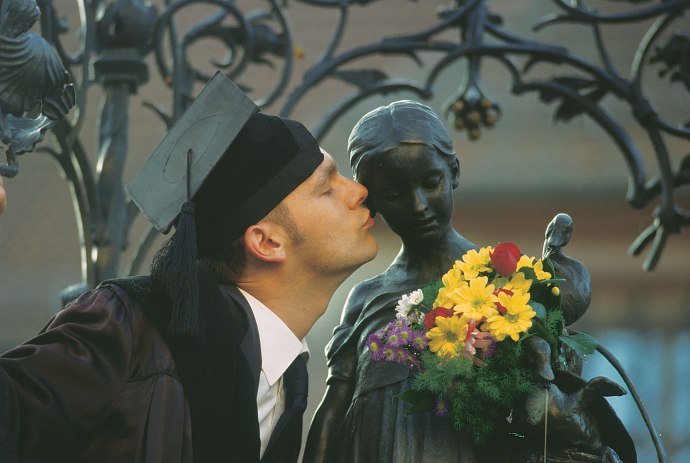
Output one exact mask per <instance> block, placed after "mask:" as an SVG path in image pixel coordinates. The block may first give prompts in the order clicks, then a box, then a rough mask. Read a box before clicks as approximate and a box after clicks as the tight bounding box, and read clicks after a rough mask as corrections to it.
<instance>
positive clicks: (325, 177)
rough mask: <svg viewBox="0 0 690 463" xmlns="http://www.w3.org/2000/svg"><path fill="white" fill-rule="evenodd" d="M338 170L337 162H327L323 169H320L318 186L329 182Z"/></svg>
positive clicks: (317, 180)
mask: <svg viewBox="0 0 690 463" xmlns="http://www.w3.org/2000/svg"><path fill="white" fill-rule="evenodd" d="M337 171H338V166H336V165H335V162H333V161H331V162H329V163H327V164H326V166H325V167H324V168H323V169H319V172H318V173H317V179H316V188H319V187H321V186H323V185H324V184H325V183H328V181H329V180H330V178H331V176H333V174H335V173H336V172H337Z"/></svg>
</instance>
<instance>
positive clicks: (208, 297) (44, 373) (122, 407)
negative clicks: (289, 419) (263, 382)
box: [0, 271, 301, 463]
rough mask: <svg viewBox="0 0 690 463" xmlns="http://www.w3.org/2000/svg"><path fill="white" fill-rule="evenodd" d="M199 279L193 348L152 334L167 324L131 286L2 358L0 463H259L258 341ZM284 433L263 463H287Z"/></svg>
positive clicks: (238, 308)
mask: <svg viewBox="0 0 690 463" xmlns="http://www.w3.org/2000/svg"><path fill="white" fill-rule="evenodd" d="M203 273H204V272H203V271H202V274H203ZM209 274H210V272H206V275H203V276H204V277H203V278H202V279H201V291H202V294H203V301H202V302H203V303H202V307H201V310H202V320H203V322H202V326H203V328H202V335H201V336H199V337H198V338H196V339H174V338H170V337H168V336H166V335H164V334H163V335H161V333H165V327H167V321H168V317H169V315H168V314H167V313H166V310H165V309H166V308H165V307H162V306H161V304H160V303H159V302H158V301H157V300H156V299H155V297H154V296H153V295H152V293H151V292H150V291H149V285H150V281H149V279H148V278H146V277H139V278H128V279H123V280H116V281H111V282H107V283H104V284H102V285H101V286H100V287H99V288H97V289H95V290H93V291H90V292H89V293H86V294H85V295H84V296H82V297H80V298H79V299H78V300H77V301H75V302H74V303H72V304H71V305H70V306H68V307H67V308H66V309H64V310H63V311H61V312H60V313H58V314H57V315H56V317H55V318H54V320H52V321H51V322H50V323H49V324H48V325H47V327H46V328H45V329H44V330H43V331H42V332H41V333H40V334H39V335H38V336H37V337H36V338H34V339H32V340H30V341H28V342H27V343H25V344H24V345H22V346H19V347H17V348H15V349H13V350H11V351H9V352H8V353H6V354H3V356H2V357H0V456H1V457H2V458H0V461H3V462H25V461H30V462H41V463H50V462H62V461H70V462H73V461H81V462H90V461H93V462H96V461H98V462H99V463H108V462H113V463H114V462H119V461H127V462H133V463H153V462H160V463H170V462H180V463H192V462H194V463H206V462H208V463H215V462H248V463H249V462H258V461H259V449H260V438H259V426H258V419H257V410H256V390H257V384H258V374H259V372H260V369H261V365H260V346H259V343H258V332H257V331H256V327H255V323H254V321H253V317H252V316H251V310H250V309H249V306H248V304H247V302H246V300H245V299H244V297H242V296H241V294H240V293H239V291H238V290H237V289H236V288H233V287H229V286H228V287H225V286H219V285H218V284H217V283H216V282H215V279H213V278H212V276H210V277H209ZM257 359H258V360H257ZM257 362H258V363H257ZM294 429H295V427H294V426H288V427H287V428H285V429H283V430H282V432H280V433H278V434H277V435H274V436H272V442H271V443H270V444H269V446H270V450H271V451H270V453H269V452H268V451H267V452H266V454H265V456H264V458H263V459H262V462H265V463H273V462H276V463H283V462H286V463H287V462H290V463H294V462H296V461H297V458H298V454H299V448H300V443H301V442H300V440H301V439H299V438H298V437H299V436H298V435H297V434H296V433H295V432H290V431H291V430H293V431H294ZM300 430H301V425H300ZM192 455H193V456H192Z"/></svg>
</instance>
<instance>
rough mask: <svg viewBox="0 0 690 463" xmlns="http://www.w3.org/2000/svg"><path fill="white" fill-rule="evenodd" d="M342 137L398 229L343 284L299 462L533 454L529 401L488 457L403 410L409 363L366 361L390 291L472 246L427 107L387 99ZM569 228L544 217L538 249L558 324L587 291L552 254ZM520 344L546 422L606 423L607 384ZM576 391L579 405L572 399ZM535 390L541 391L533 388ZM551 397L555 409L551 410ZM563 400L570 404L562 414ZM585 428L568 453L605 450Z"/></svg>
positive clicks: (585, 300) (391, 309) (465, 439)
mask: <svg viewBox="0 0 690 463" xmlns="http://www.w3.org/2000/svg"><path fill="white" fill-rule="evenodd" d="M348 145H349V146H348V152H349V154H350V160H351V165H352V169H353V172H354V175H355V178H356V179H357V180H358V181H359V182H361V183H362V184H363V185H365V186H366V187H367V188H368V189H369V197H368V199H367V205H368V207H369V208H370V209H371V211H372V213H380V214H381V216H382V217H383V219H384V220H385V222H386V223H387V224H388V226H389V227H390V228H391V229H392V230H393V231H394V232H395V233H396V234H398V235H399V236H400V238H401V240H402V248H401V249H400V252H399V253H398V255H397V256H396V258H395V259H394V261H393V262H392V263H391V264H390V266H389V267H388V268H387V269H386V270H385V271H384V272H383V273H381V274H380V275H377V276H375V277H373V278H371V279H369V280H366V281H363V282H361V283H359V284H358V285H356V286H355V287H354V288H353V289H352V291H351V292H350V295H349V297H348V299H347V302H346V304H345V307H344V309H343V315H342V318H341V324H340V325H339V326H338V327H337V328H336V329H335V331H334V335H333V338H332V339H331V341H330V343H329V344H328V346H327V348H326V350H327V359H328V366H329V378H328V381H327V389H326V393H325V396H324V398H323V401H322V403H321V404H320V405H319V408H318V410H317V412H316V414H315V416H314V419H313V421H312V425H311V429H310V431H309V437H308V440H307V447H306V450H305V457H304V461H305V462H334V461H342V462H348V463H357V462H376V463H386V462H391V463H393V462H395V463H402V462H415V463H418V462H434V463H438V462H450V461H452V462H463V463H468V462H478V461H487V462H490V461H499V460H495V458H497V457H499V455H498V453H500V458H502V460H500V461H504V460H506V461H514V462H518V461H532V460H531V458H532V457H535V458H539V455H537V452H536V449H537V448H538V447H537V446H536V445H533V442H536V439H535V440H534V441H532V440H530V437H535V436H531V435H530V434H536V433H537V432H538V433H539V434H540V436H541V439H542V442H543V425H542V428H540V429H541V430H539V431H538V425H539V423H529V422H528V420H527V419H525V416H526V415H529V412H530V410H529V409H528V407H530V406H532V404H531V403H526V404H525V410H521V411H520V410H519V411H516V418H517V420H516V422H515V426H516V429H517V430H519V431H522V432H524V433H525V434H526V436H525V437H527V439H521V440H520V441H519V443H518V444H515V442H512V441H511V440H510V439H507V440H506V442H505V444H506V445H501V446H499V447H501V448H500V452H498V453H497V452H495V450H496V449H493V448H492V449H481V448H476V447H475V446H474V445H473V443H472V441H471V440H470V439H469V436H468V435H466V434H465V433H462V432H458V431H456V430H455V429H454V428H453V427H452V424H451V423H450V421H449V420H445V419H440V418H438V417H436V416H434V414H433V413H432V412H428V413H424V414H416V415H410V416H406V415H405V412H406V410H407V409H408V407H409V406H408V405H407V404H405V403H404V402H403V401H402V400H399V399H397V398H396V396H397V395H398V394H400V393H402V392H404V391H406V390H408V389H410V388H411V379H412V372H411V370H410V369H409V368H408V367H406V366H404V365H402V364H399V363H394V362H374V361H372V360H371V356H370V353H369V352H368V349H367V347H366V340H367V337H368V336H369V335H370V334H372V333H374V332H376V331H377V330H379V329H380V328H382V327H383V326H384V325H385V324H386V323H388V322H389V321H391V320H393V319H394V318H395V305H396V302H397V301H398V300H399V298H400V297H401V296H402V295H403V294H406V293H409V292H411V291H413V290H415V289H417V288H420V287H422V286H424V285H426V284H428V283H429V282H430V281H432V280H435V279H438V278H439V277H440V275H442V274H443V273H444V272H445V271H447V270H448V269H449V268H451V267H452V266H453V263H454V262H455V261H456V260H458V259H460V258H461V257H462V256H463V255H464V254H465V253H466V252H467V251H468V250H470V249H477V246H475V245H474V244H473V243H471V242H469V241H468V240H467V239H465V238H464V237H463V236H462V235H461V234H460V233H458V231H457V230H455V228H454V226H453V223H452V216H453V190H454V189H455V188H456V187H457V186H458V185H459V183H460V164H459V161H458V159H457V158H456V156H455V150H454V147H453V143H452V140H451V139H450V136H449V135H448V133H447V131H446V129H445V128H444V126H443V124H442V122H441V121H440V120H439V119H438V117H437V116H436V115H435V114H434V112H433V111H432V110H431V109H430V108H428V107H427V106H425V105H422V104H420V103H417V102H414V101H397V102H395V103H392V104H390V105H388V106H384V107H380V108H377V109H375V110H374V111H371V112H370V113H368V114H366V115H365V116H363V117H362V119H361V120H360V121H359V122H358V123H357V125H356V126H355V127H354V129H353V130H352V133H351V135H350V138H349V142H348ZM571 233H572V220H571V219H570V217H569V216H567V215H566V214H559V215H558V216H556V217H555V218H554V220H553V221H552V223H551V224H549V227H548V228H547V232H546V240H545V243H544V256H545V257H546V256H548V257H550V258H551V259H552V261H553V262H554V264H555V265H556V269H557V274H558V275H559V276H560V275H563V276H564V277H565V278H566V279H567V280H568V281H567V282H566V283H565V284H564V285H563V286H562V290H563V293H564V294H563V301H564V304H565V305H564V312H565V319H566V323H567V324H570V323H572V322H574V321H575V320H576V319H578V318H579V317H580V316H581V315H582V314H583V313H584V311H585V310H586V309H587V307H588V305H589V302H590V296H591V289H590V284H589V273H588V272H587V269H586V268H585V267H584V266H583V265H582V264H580V263H579V262H577V261H575V260H573V259H571V258H569V257H567V256H565V255H564V254H563V253H562V252H561V248H562V247H563V246H565V245H566V244H567V243H568V241H569V239H570V235H571ZM531 340H533V342H530V346H531V352H530V358H531V359H532V360H533V362H534V364H535V369H536V371H537V372H538V373H539V375H541V377H542V378H543V380H544V384H545V389H548V390H549V391H551V394H552V396H553V397H554V400H552V407H550V409H549V410H550V413H549V416H550V417H551V420H552V422H555V423H557V424H558V423H559V418H562V419H561V420H560V421H561V422H562V423H561V424H560V425H559V426H560V427H557V429H565V430H567V429H570V428H568V426H567V423H566V422H567V421H568V419H570V421H573V420H577V419H584V418H583V417H584V416H585V415H586V417H585V418H587V419H588V420H589V421H587V423H588V425H589V423H596V422H597V420H598V419H600V417H601V416H602V415H604V416H605V417H609V418H610V417H611V416H612V417H613V418H612V419H613V421H616V420H617V417H615V414H614V413H613V411H612V410H610V407H609V408H606V407H607V406H608V404H606V403H605V400H604V399H602V398H601V397H602V396H603V395H611V394H613V393H616V394H618V393H619V392H620V391H619V390H618V389H615V388H614V387H613V386H610V387H597V386H598V385H599V386H600V384H599V381H598V380H597V381H596V382H594V383H592V385H591V387H589V386H590V384H589V383H587V384H585V381H584V380H582V379H581V378H580V377H579V376H578V375H579V373H580V367H581V362H579V361H578V359H577V356H576V355H573V353H572V352H571V353H569V354H568V355H567V356H566V357H567V359H568V362H567V363H568V367H567V368H566V370H568V371H566V372H563V373H561V372H557V374H555V375H554V370H556V369H555V368H552V367H555V366H556V365H555V364H552V363H551V362H552V360H551V359H552V358H553V357H552V356H551V355H550V352H549V350H548V344H547V345H546V347H544V344H546V343H540V342H539V338H536V337H534V338H531ZM564 377H565V378H566V379H565V380H563V379H562V378H564ZM554 381H555V383H554ZM559 381H565V382H567V383H568V387H567V388H564V390H561V389H559V387H558V386H557V384H558V382H559ZM606 384H607V385H608V383H606ZM590 389H591V390H590ZM583 390H584V391H586V394H585V395H586V401H587V403H585V399H583V398H582V395H583V392H582V391H583ZM536 394H540V395H539V397H542V398H543V397H544V394H545V392H544V389H540V390H539V391H536ZM570 395H573V397H570ZM556 398H557V399H559V400H555V399H556ZM571 399H572V400H571ZM577 400H580V401H579V402H577V404H581V405H582V406H581V407H580V408H577V407H575V408H576V409H577V410H573V407H572V404H573V403H574V402H576V401H577ZM592 401H594V402H596V403H597V405H598V406H599V408H598V409H597V411H593V412H587V411H586V410H585V409H586V407H587V405H588V404H589V403H590V402H592ZM602 401H603V402H604V404H602V403H601V402H602ZM566 403H567V404H568V405H565V404H566ZM560 404H563V405H562V407H563V408H564V410H559V409H558V407H559V406H560ZM566 407H570V408H569V409H568V410H567V412H568V413H570V415H568V416H566V415H567V413H566V410H565V408H566ZM533 408H534V407H533ZM542 410H543V409H542ZM601 410H604V411H601ZM532 411H533V410H532ZM578 414H579V415H578ZM572 415H576V416H575V417H574V418H573V416H572ZM564 423H565V424H564ZM607 423H608V421H607ZM616 423H617V425H618V427H616V428H615V429H616V430H619V429H621V428H622V425H620V421H616ZM593 426H594V424H592V425H591V426H590V427H593ZM622 429H623V432H625V430H624V428H622ZM585 431H586V432H590V435H592V436H596V437H597V438H598V439H599V440H597V441H596V442H595V445H598V446H597V448H596V449H592V448H587V449H577V450H583V451H585V453H586V454H587V455H589V453H587V452H590V453H591V452H595V453H597V452H598V453H602V454H603V452H604V450H602V449H604V447H605V448H606V450H605V451H607V452H608V450H609V448H608V447H607V446H606V445H605V444H607V441H606V438H607V436H606V435H603V434H605V433H603V432H600V431H599V430H598V429H597V430H592V429H589V428H588V429H587V430H585ZM564 432H565V431H564ZM626 435H627V433H626ZM561 437H563V436H561ZM573 438H574V439H577V437H575V436H573ZM554 442H555V441H554ZM563 442H564V444H563V445H565V446H571V447H572V446H574V445H575V442H571V441H568V440H567V439H565V440H563ZM578 442H579V441H578ZM612 452H613V451H612ZM585 453H583V455H584V454H585ZM613 454H615V452H613ZM535 455H536V456H535ZM569 455H570V454H569ZM573 455H575V454H573ZM577 455H580V454H579V453H578V454H577ZM577 455H575V456H576V457H577ZM633 455H634V449H633ZM633 458H634V457H633ZM534 461H536V460H534ZM549 461H551V458H549ZM553 461H558V460H553ZM573 461H578V460H573ZM583 461H589V460H583ZM592 461H594V460H592ZM596 461H599V460H596ZM602 461H611V462H615V461H619V460H615V459H610V460H602ZM623 461H627V460H623Z"/></svg>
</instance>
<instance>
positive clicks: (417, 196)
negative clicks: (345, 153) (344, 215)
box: [358, 145, 459, 241]
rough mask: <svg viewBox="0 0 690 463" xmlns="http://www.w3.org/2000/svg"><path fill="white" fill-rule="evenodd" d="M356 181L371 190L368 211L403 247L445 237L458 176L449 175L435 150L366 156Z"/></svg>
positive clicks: (412, 147) (453, 172)
mask: <svg viewBox="0 0 690 463" xmlns="http://www.w3.org/2000/svg"><path fill="white" fill-rule="evenodd" d="M456 165H457V164H456ZM358 178H359V181H360V182H361V183H362V184H363V185H364V186H366V187H367V189H368V190H369V197H368V198H367V205H368V206H369V207H370V208H371V209H372V210H375V211H376V212H379V213H380V214H381V215H382V216H383V218H384V220H385V221H386V223H388V225H389V226H390V227H391V229H392V230H393V231H394V232H395V233H396V234H398V235H399V236H400V237H401V238H402V239H403V241H426V240H428V239H434V238H438V237H439V236H440V235H441V234H443V233H445V232H446V229H447V227H448V224H449V223H450V220H451V217H452V215H453V189H454V188H455V187H456V186H457V185H458V182H459V170H458V169H451V167H450V166H449V164H448V162H447V161H446V160H445V159H444V158H443V157H441V155H439V154H438V153H437V152H436V150H435V149H433V148H430V147H428V146H425V145H403V146H400V147H397V148H395V149H394V150H390V151H387V152H385V153H382V154H377V155H373V156H368V157H366V158H364V159H362V162H361V164H360V167H359V172H358Z"/></svg>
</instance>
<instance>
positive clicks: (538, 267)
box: [516, 256, 551, 280]
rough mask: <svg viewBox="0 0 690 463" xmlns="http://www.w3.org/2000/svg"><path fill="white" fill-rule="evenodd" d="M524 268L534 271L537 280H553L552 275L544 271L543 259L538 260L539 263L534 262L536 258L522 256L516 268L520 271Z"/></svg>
mask: <svg viewBox="0 0 690 463" xmlns="http://www.w3.org/2000/svg"><path fill="white" fill-rule="evenodd" d="M523 267H529V268H531V269H532V270H534V273H535V275H537V280H548V279H549V278H551V274H550V273H549V272H545V271H544V263H543V262H542V261H541V259H537V261H536V262H534V257H527V256H522V257H520V260H519V261H518V263H517V267H516V268H517V270H520V269H521V268H523Z"/></svg>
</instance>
